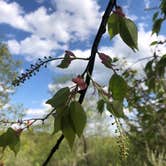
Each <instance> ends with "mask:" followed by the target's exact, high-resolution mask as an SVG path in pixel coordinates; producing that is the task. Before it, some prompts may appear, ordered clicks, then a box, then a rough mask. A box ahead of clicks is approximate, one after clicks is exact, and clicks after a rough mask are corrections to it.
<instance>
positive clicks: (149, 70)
mask: <svg viewBox="0 0 166 166" xmlns="http://www.w3.org/2000/svg"><path fill="white" fill-rule="evenodd" d="M152 65H153V60H151V61H149V62H148V63H147V64H146V66H145V69H144V70H145V73H146V75H147V77H151V76H153V69H152Z"/></svg>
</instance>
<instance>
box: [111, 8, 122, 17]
mask: <svg viewBox="0 0 166 166" xmlns="http://www.w3.org/2000/svg"><path fill="white" fill-rule="evenodd" d="M113 12H114V13H115V14H117V15H119V16H121V17H125V14H124V13H123V10H122V7H120V6H118V7H116V10H115V11H113Z"/></svg>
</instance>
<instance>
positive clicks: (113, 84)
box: [109, 74, 127, 101]
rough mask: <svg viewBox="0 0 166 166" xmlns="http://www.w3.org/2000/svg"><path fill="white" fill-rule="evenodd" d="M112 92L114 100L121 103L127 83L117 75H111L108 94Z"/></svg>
mask: <svg viewBox="0 0 166 166" xmlns="http://www.w3.org/2000/svg"><path fill="white" fill-rule="evenodd" d="M110 91H111V92H112V97H113V99H114V100H120V101H122V100H123V99H124V97H125V96H126V93H127V83H126V81H125V80H124V79H123V78H122V77H121V76H119V75H117V74H113V75H112V77H111V79H110V81H109V92H110Z"/></svg>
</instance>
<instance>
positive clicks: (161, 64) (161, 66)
mask: <svg viewBox="0 0 166 166" xmlns="http://www.w3.org/2000/svg"><path fill="white" fill-rule="evenodd" d="M165 68H166V54H165V55H163V56H162V57H161V59H160V60H159V61H158V63H157V64H156V71H157V73H158V75H159V76H160V77H164V74H165Z"/></svg>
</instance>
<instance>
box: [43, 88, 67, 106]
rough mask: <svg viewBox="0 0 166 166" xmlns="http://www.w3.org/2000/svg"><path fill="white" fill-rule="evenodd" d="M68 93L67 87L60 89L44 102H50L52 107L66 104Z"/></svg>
mask: <svg viewBox="0 0 166 166" xmlns="http://www.w3.org/2000/svg"><path fill="white" fill-rule="evenodd" d="M69 95H70V89H69V88H68V87H65V88H62V89H60V90H59V91H58V92H57V93H56V94H55V95H54V96H53V97H52V98H51V99H49V100H48V101H47V102H46V104H50V105H51V106H52V107H54V108H59V107H62V106H65V105H66V102H67V100H68V97H69Z"/></svg>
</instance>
